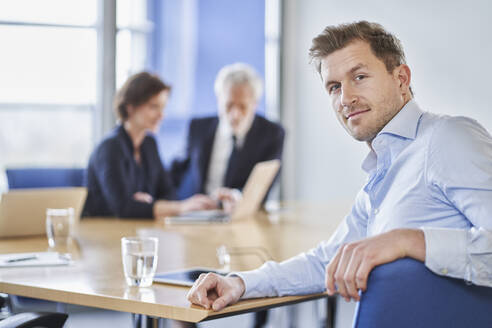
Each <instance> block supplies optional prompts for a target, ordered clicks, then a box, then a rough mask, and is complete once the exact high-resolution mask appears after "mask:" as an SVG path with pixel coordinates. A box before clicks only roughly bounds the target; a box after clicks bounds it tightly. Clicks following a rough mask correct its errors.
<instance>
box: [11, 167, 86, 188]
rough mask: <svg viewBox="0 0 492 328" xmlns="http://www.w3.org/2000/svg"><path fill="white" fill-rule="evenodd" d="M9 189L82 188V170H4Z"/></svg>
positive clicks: (83, 177)
mask: <svg viewBox="0 0 492 328" xmlns="http://www.w3.org/2000/svg"><path fill="white" fill-rule="evenodd" d="M6 173H7V181H8V185H9V189H19V188H53V187H82V186H84V184H85V181H84V180H85V169H82V168H16V169H6Z"/></svg>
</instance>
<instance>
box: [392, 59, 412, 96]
mask: <svg viewBox="0 0 492 328" xmlns="http://www.w3.org/2000/svg"><path fill="white" fill-rule="evenodd" d="M394 76H395V78H396V79H397V80H398V82H399V83H400V85H399V87H400V91H401V93H402V94H407V93H409V92H410V81H411V79H412V72H411V71H410V67H408V65H406V64H401V65H400V66H398V67H396V68H395V70H394Z"/></svg>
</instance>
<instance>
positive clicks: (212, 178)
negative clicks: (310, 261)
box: [172, 63, 285, 206]
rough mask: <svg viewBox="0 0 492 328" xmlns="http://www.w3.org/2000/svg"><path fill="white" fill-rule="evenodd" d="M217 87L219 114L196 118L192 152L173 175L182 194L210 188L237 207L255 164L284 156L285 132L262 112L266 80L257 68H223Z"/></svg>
mask: <svg viewBox="0 0 492 328" xmlns="http://www.w3.org/2000/svg"><path fill="white" fill-rule="evenodd" d="M214 90H215V95H216V97H217V108H218V115H217V116H211V117H203V118H195V119H192V120H191V122H190V126H189V129H188V137H187V150H186V156H185V158H184V159H182V160H176V161H174V162H173V165H172V175H173V181H174V183H175V185H176V187H177V195H178V198H180V199H183V198H187V197H190V196H191V195H194V194H196V193H206V194H208V195H213V196H214V197H216V198H221V199H223V200H225V202H224V203H225V204H227V203H228V202H227V201H229V204H231V203H232V206H233V204H234V201H236V200H237V199H238V198H239V197H240V196H239V195H240V193H239V192H238V191H240V190H242V188H243V187H244V185H245V184H246V180H247V179H248V176H249V174H250V173H251V171H252V170H253V167H254V166H255V164H256V163H258V162H262V161H267V160H271V159H280V158H281V156H282V150H283V144H284V135H285V132H284V129H283V128H282V127H281V126H280V125H279V124H277V123H274V122H271V121H269V120H267V119H265V118H264V117H262V116H259V115H257V114H256V109H257V107H258V102H259V101H260V99H261V96H262V93H263V82H262V80H261V78H260V76H259V74H258V73H257V72H256V71H255V69H254V68H253V67H251V66H249V65H247V64H244V63H235V64H232V65H227V66H225V67H223V68H222V69H221V70H220V71H219V73H218V74H217V77H216V80H215V85H214Z"/></svg>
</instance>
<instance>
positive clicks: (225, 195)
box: [212, 187, 243, 213]
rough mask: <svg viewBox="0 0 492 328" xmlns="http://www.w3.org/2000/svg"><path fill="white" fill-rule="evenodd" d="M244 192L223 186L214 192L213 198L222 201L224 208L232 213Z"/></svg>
mask: <svg viewBox="0 0 492 328" xmlns="http://www.w3.org/2000/svg"><path fill="white" fill-rule="evenodd" d="M242 196H243V195H242V193H241V191H239V190H238V189H231V188H226V187H221V188H219V189H217V190H215V191H214V193H213V194H212V198H213V199H217V200H218V201H220V202H222V208H223V209H224V212H226V213H232V211H234V208H235V207H236V205H237V203H238V202H239V200H241V198H242Z"/></svg>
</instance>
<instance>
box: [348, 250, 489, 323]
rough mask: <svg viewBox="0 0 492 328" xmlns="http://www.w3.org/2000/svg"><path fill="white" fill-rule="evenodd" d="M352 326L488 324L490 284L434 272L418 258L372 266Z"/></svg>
mask: <svg viewBox="0 0 492 328" xmlns="http://www.w3.org/2000/svg"><path fill="white" fill-rule="evenodd" d="M353 327H355V328H372V327H377V328H390V327H391V328H393V327H398V328H407V327H408V328H415V327H446V328H451V327H492V288H490V287H481V286H476V285H470V284H467V283H465V282H464V281H463V280H461V279H453V278H447V277H443V276H438V275H436V274H434V273H433V272H431V271H430V270H429V269H427V268H426V267H425V265H424V264H423V263H421V262H419V261H415V260H413V259H402V260H398V261H395V262H392V263H388V264H385V265H381V266H379V267H376V268H375V269H374V270H373V271H372V272H371V274H370V276H369V281H368V289H367V291H366V292H365V293H363V294H362V297H361V301H360V303H359V304H358V307H357V311H356V315H355V319H354V325H353Z"/></svg>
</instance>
